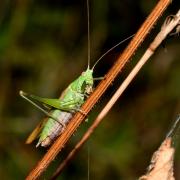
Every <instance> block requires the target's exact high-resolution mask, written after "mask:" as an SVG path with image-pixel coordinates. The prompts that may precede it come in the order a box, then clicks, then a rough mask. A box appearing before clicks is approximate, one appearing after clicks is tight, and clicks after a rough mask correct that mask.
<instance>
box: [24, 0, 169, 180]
mask: <svg viewBox="0 0 180 180" xmlns="http://www.w3.org/2000/svg"><path fill="white" fill-rule="evenodd" d="M170 3H171V0H160V1H159V2H158V3H157V5H156V6H155V8H154V9H153V10H152V12H151V13H150V15H149V16H148V18H147V19H146V20H145V22H144V23H143V25H142V26H141V27H140V29H139V30H138V32H137V33H136V35H135V36H134V38H133V39H132V41H131V42H130V44H129V45H128V46H127V48H126V49H125V50H124V52H123V53H122V54H121V55H120V57H119V58H118V59H117V61H116V63H115V64H114V65H113V67H112V68H111V69H110V70H109V72H108V73H107V74H106V76H105V78H104V80H102V81H101V83H100V84H99V85H98V87H97V88H96V89H95V91H94V92H93V93H92V95H91V96H90V97H89V98H88V99H87V101H86V102H85V103H84V105H83V106H82V108H81V110H82V111H83V112H86V113H87V114H88V113H89V111H90V110H91V109H92V108H93V106H94V105H95V104H96V102H97V101H98V100H99V99H100V97H101V96H102V94H103V93H104V92H105V90H106V89H107V88H108V87H109V86H110V85H111V83H112V82H113V80H114V79H115V77H116V76H117V75H118V74H119V73H120V72H121V70H122V68H123V67H124V65H125V64H126V63H127V62H128V60H129V59H130V58H131V57H132V55H133V54H134V53H135V50H136V49H137V48H138V47H139V46H140V44H141V43H142V41H143V40H144V38H145V37H146V36H147V34H148V33H149V32H150V30H151V29H152V28H153V26H154V24H155V23H156V21H157V20H158V18H159V17H160V16H161V15H162V13H163V12H164V11H165V9H166V8H167V7H168V5H169V4H170ZM84 118H85V117H84V115H83V114H81V113H76V115H75V116H74V117H73V118H72V120H71V122H70V123H69V124H68V126H67V128H66V130H65V131H64V133H63V134H62V135H61V136H60V137H59V138H58V139H57V140H56V141H55V142H54V144H53V145H52V146H51V147H50V149H49V151H48V152H47V153H46V154H45V155H44V157H43V158H42V159H41V160H40V161H39V162H38V164H37V165H36V166H35V168H34V169H33V170H32V171H31V172H30V173H29V175H28V176H27V178H26V179H27V180H31V179H37V178H38V177H39V176H40V175H41V174H42V173H43V172H44V171H45V170H46V168H47V167H48V166H49V164H50V163H51V162H52V160H54V158H55V157H56V155H57V154H58V153H59V152H60V151H61V149H62V148H63V147H64V145H65V143H66V142H67V141H68V139H69V138H70V137H71V135H72V134H73V133H74V131H75V130H76V129H77V127H78V126H79V125H80V124H81V122H82V121H83V119H84Z"/></svg>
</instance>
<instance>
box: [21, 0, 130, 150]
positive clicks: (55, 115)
mask: <svg viewBox="0 0 180 180" xmlns="http://www.w3.org/2000/svg"><path fill="white" fill-rule="evenodd" d="M87 15H88V67H87V69H86V71H84V72H83V73H82V74H81V75H80V76H79V77H78V78H77V79H76V80H74V81H73V82H72V83H71V84H70V85H69V86H68V87H67V88H66V89H65V90H64V92H63V93H62V95H61V96H60V98H59V99H48V98H42V97H39V96H35V95H30V94H27V93H25V92H23V91H20V95H21V96H22V97H23V98H24V99H26V100H27V101H29V102H30V103H32V104H33V105H34V106H36V107H37V108H39V109H40V110H41V111H43V112H44V113H45V114H46V115H47V116H48V117H47V118H46V119H45V120H44V121H43V122H40V123H39V124H38V126H37V127H36V128H35V129H34V130H33V132H32V133H31V134H30V136H29V137H28V139H27V140H26V143H27V144H29V143H31V142H32V141H34V140H35V139H36V138H37V137H39V141H38V143H37V145H36V147H37V146H39V145H41V146H43V147H46V146H48V145H50V144H51V143H52V142H53V141H54V139H55V138H56V137H57V136H59V135H60V134H61V133H62V132H63V130H64V129H65V127H66V126H67V124H68V123H69V121H70V119H71V118H72V116H73V114H74V113H75V112H77V111H80V107H81V106H82V104H83V103H84V102H85V99H86V98H87V97H88V96H89V95H90V93H91V92H92V91H93V84H94V80H95V79H102V78H93V70H94V67H95V66H96V65H97V63H98V62H99V61H100V60H101V59H102V58H103V57H104V56H105V55H106V54H107V53H109V52H110V51H111V50H113V49H114V48H115V47H117V46H118V45H120V44H121V43H123V42H124V41H126V40H127V39H129V38H131V37H132V36H133V35H132V36H130V37H128V38H127V39H125V40H123V41H121V42H119V43H118V44H116V45H115V46H113V47H112V48H111V49H109V50H108V51H107V52H106V53H104V54H103V55H102V56H101V57H100V58H99V59H98V60H97V61H96V63H95V64H94V65H93V67H92V68H90V65H89V64H90V33H89V5H88V0H87ZM35 101H36V102H38V103H41V104H43V105H44V107H46V108H47V106H49V107H51V110H50V112H48V111H47V110H45V109H43V108H42V107H40V106H39V105H38V104H37V103H35ZM80 112H81V113H83V112H82V111H80Z"/></svg>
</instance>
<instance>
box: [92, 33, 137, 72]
mask: <svg viewBox="0 0 180 180" xmlns="http://www.w3.org/2000/svg"><path fill="white" fill-rule="evenodd" d="M134 35H135V34H133V35H131V36H129V37H127V38H126V39H124V40H122V41H120V42H119V43H117V44H116V45H115V46H113V47H112V48H110V49H109V50H108V51H106V52H105V53H104V54H103V55H102V56H101V57H100V58H99V59H98V60H97V61H96V62H95V64H94V65H93V67H92V70H93V69H94V68H95V66H96V65H97V63H98V62H99V61H100V60H101V59H102V58H103V57H104V56H106V55H107V54H108V53H109V52H110V51H112V50H113V49H115V48H116V47H117V46H119V45H120V44H122V43H124V42H125V41H127V40H128V39H130V38H132V37H133V36H134Z"/></svg>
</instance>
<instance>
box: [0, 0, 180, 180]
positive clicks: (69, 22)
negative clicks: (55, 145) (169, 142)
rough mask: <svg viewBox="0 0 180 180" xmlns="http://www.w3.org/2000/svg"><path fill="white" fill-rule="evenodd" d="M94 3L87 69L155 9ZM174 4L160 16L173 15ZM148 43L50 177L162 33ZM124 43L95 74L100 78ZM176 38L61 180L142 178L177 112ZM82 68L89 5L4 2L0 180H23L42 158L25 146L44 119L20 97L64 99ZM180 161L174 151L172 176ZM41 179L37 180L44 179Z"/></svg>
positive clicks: (0, 19) (179, 71)
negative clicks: (24, 94) (27, 94)
mask: <svg viewBox="0 0 180 180" xmlns="http://www.w3.org/2000/svg"><path fill="white" fill-rule="evenodd" d="M144 2H145V1H140V0H139V1H133V0H129V1H125V0H123V1H118V0H112V1H110V0H105V1H104V0H98V1H95V0H92V1H91V2H90V16H91V18H90V31H91V64H93V63H94V62H95V60H96V59H97V58H98V57H99V56H100V55H101V54H102V53H104V52H105V51H107V50H108V49H109V48H110V47H112V46H113V45H115V44H116V43H117V42H119V41H121V40H123V39H125V38H126V37H128V36H129V35H131V34H133V33H135V32H136V31H137V29H138V27H139V26H140V25H141V23H142V22H143V21H144V19H145V18H146V17H147V15H148V14H149V12H150V11H151V9H152V8H153V7H154V5H155V3H156V2H157V1H154V0H151V1H146V3H144ZM178 7H179V4H178V2H177V1H173V3H172V5H171V6H170V7H169V8H168V10H167V11H166V13H165V15H169V14H171V13H176V11H177V8H178ZM165 15H164V16H163V17H162V18H161V20H160V21H159V22H158V24H157V26H156V27H155V29H154V30H153V31H152V34H151V36H149V37H148V38H147V40H146V42H145V43H144V44H143V45H142V46H141V48H140V49H139V51H138V52H137V53H136V54H135V57H134V58H133V59H132V61H131V62H130V63H128V65H127V66H126V68H124V69H123V72H122V74H121V75H120V76H119V78H118V79H117V80H116V81H115V82H114V83H113V84H112V86H111V87H110V88H109V89H108V91H107V92H106V94H105V95H104V96H103V97H102V100H101V101H100V102H99V103H98V105H97V106H96V107H95V108H94V109H93V111H92V112H91V114H90V121H89V123H85V124H83V125H82V126H81V127H80V128H79V130H78V131H77V132H76V133H75V136H74V137H72V138H71V141H70V142H69V143H68V145H67V147H66V148H65V149H64V150H63V152H62V153H61V154H60V155H59V156H58V158H56V160H55V162H53V164H52V165H51V166H50V168H48V170H47V171H46V173H45V175H43V178H47V177H49V176H50V175H51V174H52V173H53V172H54V170H55V169H56V167H57V165H58V164H59V162H60V159H63V158H64V157H65V156H66V155H67V153H68V152H69V151H70V149H71V148H72V147H73V145H74V144H75V143H76V142H77V141H78V139H80V137H81V136H82V134H83V132H85V130H86V129H87V127H88V126H89V125H90V123H91V122H92V121H93V119H94V118H95V117H96V115H97V113H98V112H99V111H100V109H101V108H102V107H103V105H104V104H105V103H106V102H107V101H108V99H109V97H110V96H111V95H112V94H113V93H114V92H115V90H116V89H117V87H118V86H119V85H120V83H121V82H122V80H123V79H124V78H125V77H126V75H127V74H128V72H129V71H130V69H131V68H132V67H133V65H134V64H135V63H136V62H137V60H138V59H139V58H140V57H141V55H142V53H143V52H144V50H145V48H146V47H147V46H148V44H149V42H150V41H151V40H152V38H153V37H154V36H155V34H156V33H157V32H158V30H159V28H160V24H161V22H162V21H163V20H164V19H165ZM126 44H127V43H124V44H123V45H121V46H120V47H118V48H116V50H114V51H113V52H111V53H109V54H108V55H107V56H106V57H105V58H104V59H103V60H102V61H101V62H100V63H99V64H98V66H97V67H96V69H95V72H94V74H95V77H98V76H103V75H104V74H105V73H106V72H107V71H108V69H109V67H110V66H112V64H113V63H114V61H115V59H116V58H117V57H118V54H119V53H120V52H121V51H122V50H123V49H124V48H125V46H126ZM179 49H180V43H179V37H171V38H169V39H167V40H166V42H165V43H164V47H163V46H161V47H159V49H158V50H157V52H156V53H155V55H154V56H153V58H151V60H150V62H148V63H147V64H146V65H145V67H143V70H142V71H141V72H140V73H139V75H138V76H137V77H136V79H135V80H134V81H133V83H131V85H130V86H129V88H128V89H127V90H126V92H125V93H124V95H123V96H122V97H121V98H120V99H119V101H118V102H117V103H116V105H115V106H114V108H113V109H112V110H111V112H110V113H109V114H108V115H107V117H106V118H105V119H104V121H103V123H102V124H101V125H100V126H99V127H98V129H97V130H96V132H95V133H94V135H93V136H92V137H91V139H90V141H89V142H88V143H87V144H86V145H85V146H84V147H83V148H82V150H81V151H80V153H79V154H78V155H77V156H76V157H75V158H74V160H73V161H72V162H71V163H70V164H69V166H68V167H67V168H66V169H65V170H64V172H63V174H62V175H61V177H59V179H71V180H72V179H78V180H81V179H87V172H88V167H87V161H88V155H87V149H88V147H89V149H90V155H89V159H90V167H89V171H90V179H98V180H99V179H103V180H105V179H118V180H119V179H126V180H128V179H135V178H137V177H139V176H140V175H142V174H143V173H144V172H145V169H146V167H147V166H148V163H149V161H150V158H151V155H152V153H153V152H154V151H155V150H156V149H157V148H158V146H159V145H160V144H161V142H162V140H163V138H164V137H165V135H166V133H167V132H168V129H169V127H170V126H171V124H172V121H173V119H175V117H176V115H177V114H178V113H179V109H180V93H179V92H180V83H179V78H180V62H179V57H180V51H179ZM86 67H87V11H86V1H85V0H84V1H82V0H81V1H75V0H68V1H67V0H61V1H57V0H54V1H50V0H36V1H33V0H23V1H21V0H15V1H9V0H2V1H1V2H0V124H1V125H0V177H1V179H8V180H9V179H23V178H24V177H25V176H26V175H27V173H28V172H29V170H30V169H32V167H33V166H34V165H35V164H36V162H37V161H38V160H39V159H40V158H41V157H42V155H43V154H44V153H45V152H46V150H45V149H43V148H38V149H36V148H35V144H32V145H25V144H24V142H25V139H26V138H27V136H28V134H29V133H30V132H31V131H32V130H33V128H34V127H35V126H36V124H37V123H38V122H39V120H40V119H41V118H42V117H43V115H42V113H41V112H39V111H38V110H36V109H35V108H34V107H32V106H31V105H29V104H28V103H27V102H25V101H24V100H23V99H21V98H20V97H19V95H18V92H19V90H21V89H23V90H25V91H27V92H30V93H33V94H36V95H41V96H45V97H51V98H52V97H58V96H59V95H60V93H61V91H62V90H63V89H64V88H65V87H66V86H67V85H68V84H69V83H70V82H71V81H72V80H74V79H75V78H76V77H77V76H78V75H79V74H80V73H81V72H82V71H83V70H84V69H85V68H86ZM179 167H180V156H179V152H178V150H177V154H176V158H175V170H176V171H175V175H176V177H177V179H178V178H180V174H179V171H178V168H179ZM43 178H42V179H43Z"/></svg>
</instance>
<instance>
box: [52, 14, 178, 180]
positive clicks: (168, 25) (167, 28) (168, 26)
mask: <svg viewBox="0 0 180 180" xmlns="http://www.w3.org/2000/svg"><path fill="white" fill-rule="evenodd" d="M167 20H168V19H166V20H165V23H164V24H163V28H162V29H161V31H160V32H159V33H158V35H157V36H156V38H155V39H154V41H153V42H152V43H151V44H150V46H149V48H148V49H147V50H146V52H145V53H144V55H143V56H142V58H141V59H140V60H139V62H138V63H137V65H136V66H135V67H134V68H133V70H132V71H131V72H130V74H129V75H128V77H127V78H126V79H125V80H124V81H123V83H122V84H121V86H120V87H119V89H118V90H117V91H116V92H115V93H114V95H113V97H112V98H111V99H110V101H109V102H108V103H107V104H106V106H105V107H104V108H103V110H102V111H101V112H100V113H99V115H98V116H97V118H96V119H95V121H94V122H93V124H92V125H91V126H90V128H89V129H88V130H87V132H86V133H85V134H84V136H83V137H82V139H81V140H80V141H79V142H78V143H77V145H76V146H75V147H74V149H73V150H72V151H71V152H70V153H69V154H68V156H67V158H66V159H65V160H64V161H63V162H62V163H61V164H60V166H59V167H58V168H57V170H56V172H55V173H54V175H53V176H52V179H56V177H58V176H59V175H60V173H61V172H62V170H63V169H64V167H65V166H66V165H67V163H68V162H69V161H70V160H71V159H72V158H73V157H74V155H75V154H76V152H77V151H78V150H79V149H80V148H81V146H82V145H83V144H84V143H85V142H86V141H87V140H88V138H89V137H90V135H91V134H92V133H93V132H94V130H95V129H96V128H97V126H98V125H99V124H100V122H101V121H102V120H103V118H104V117H105V116H106V114H107V113H108V112H109V111H110V109H111V108H112V106H113V105H114V103H115V102H116V101H117V100H118V99H119V97H120V96H121V95H122V93H123V92H124V91H125V89H126V88H127V87H128V85H129V84H130V82H132V80H133V79H134V77H135V76H136V75H137V73H138V72H139V71H140V69H141V68H142V66H143V65H144V64H145V63H146V62H147V60H148V59H149V58H150V57H151V56H152V55H153V53H154V51H155V50H156V49H157V47H158V46H159V45H160V44H161V42H162V41H163V40H164V39H165V38H166V37H167V35H168V34H169V33H170V32H171V31H172V30H173V29H174V28H175V27H176V26H177V25H178V23H179V22H180V11H178V13H177V14H176V16H174V18H173V19H171V20H170V21H169V20H168V21H167Z"/></svg>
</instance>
